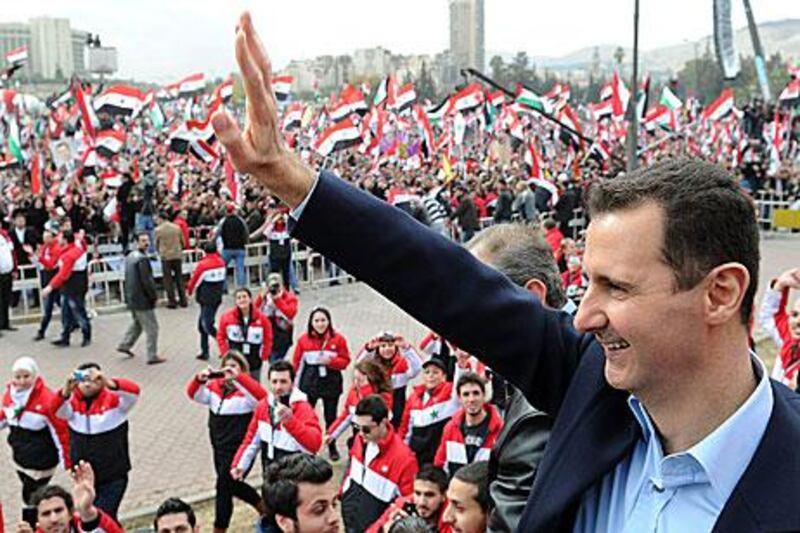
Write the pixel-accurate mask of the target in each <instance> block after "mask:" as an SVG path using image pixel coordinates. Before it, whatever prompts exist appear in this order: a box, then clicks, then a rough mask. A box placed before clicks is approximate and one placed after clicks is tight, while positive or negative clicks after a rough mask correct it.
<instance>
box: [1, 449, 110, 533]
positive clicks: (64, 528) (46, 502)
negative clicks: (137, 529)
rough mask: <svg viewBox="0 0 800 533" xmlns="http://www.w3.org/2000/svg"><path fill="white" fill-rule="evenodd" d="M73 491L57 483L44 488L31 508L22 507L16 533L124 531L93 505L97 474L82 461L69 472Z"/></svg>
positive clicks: (35, 497)
mask: <svg viewBox="0 0 800 533" xmlns="http://www.w3.org/2000/svg"><path fill="white" fill-rule="evenodd" d="M70 475H71V477H72V493H71V494H70V493H69V492H67V491H66V490H65V489H63V488H62V487H60V486H58V485H47V486H45V487H41V488H40V489H39V490H37V491H36V492H35V493H34V494H33V498H32V500H31V507H29V508H27V509H25V510H23V519H22V521H20V522H18V523H17V528H16V533H34V531H35V532H36V533H84V532H85V533H90V532H91V533H124V531H125V530H124V529H122V527H121V526H120V525H119V524H118V523H117V522H115V521H114V520H113V519H112V518H111V517H110V516H109V515H108V514H106V513H105V512H103V510H102V509H101V508H99V507H97V506H95V505H94V503H93V502H94V501H95V494H96V492H95V473H94V470H93V469H92V465H91V464H90V463H87V462H86V461H81V462H80V463H78V464H77V465H75V468H74V469H72V471H71V473H70Z"/></svg>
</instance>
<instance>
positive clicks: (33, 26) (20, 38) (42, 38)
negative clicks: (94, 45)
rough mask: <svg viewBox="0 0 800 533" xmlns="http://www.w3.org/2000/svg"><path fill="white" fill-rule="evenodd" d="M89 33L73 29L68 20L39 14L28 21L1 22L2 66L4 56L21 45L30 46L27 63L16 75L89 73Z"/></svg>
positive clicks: (35, 75) (2, 65) (39, 76)
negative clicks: (87, 64)
mask: <svg viewBox="0 0 800 533" xmlns="http://www.w3.org/2000/svg"><path fill="white" fill-rule="evenodd" d="M86 37H87V33H86V32H84V31H80V30H73V29H71V28H70V24H69V19H65V18H53V17H36V18H32V19H30V21H28V24H25V23H19V22H7V23H2V24H0V68H3V67H5V55H6V53H8V52H9V51H11V50H14V49H15V48H19V47H20V46H27V47H28V62H27V64H26V65H25V66H24V67H23V68H22V69H21V70H20V71H19V72H18V73H17V74H16V75H15V76H20V77H23V78H30V77H33V78H43V79H48V80H52V79H56V78H59V77H60V78H62V79H67V78H69V77H70V76H72V75H73V74H78V75H84V74H85V73H86V60H85V49H86Z"/></svg>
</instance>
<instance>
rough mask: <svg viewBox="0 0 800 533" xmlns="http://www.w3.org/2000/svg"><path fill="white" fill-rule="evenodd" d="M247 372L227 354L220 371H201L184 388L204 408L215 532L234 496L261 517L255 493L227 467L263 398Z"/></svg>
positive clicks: (224, 525) (222, 526) (222, 527)
mask: <svg viewBox="0 0 800 533" xmlns="http://www.w3.org/2000/svg"><path fill="white" fill-rule="evenodd" d="M248 370H249V367H248V364H247V359H246V358H245V357H244V356H243V355H242V354H240V353H238V352H235V351H231V352H228V353H226V354H225V355H224V356H223V357H222V368H221V370H216V371H215V370H212V369H211V368H207V369H205V370H201V371H200V372H198V373H197V374H195V376H194V377H193V378H192V380H191V381H190V382H189V384H188V386H187V387H186V394H187V395H188V396H189V398H191V399H192V400H194V401H195V402H197V403H200V404H202V405H206V406H208V417H209V419H208V431H209V436H210V438H211V447H212V448H213V451H214V470H215V471H216V473H217V482H216V490H217V494H216V497H215V504H214V532H215V533H224V532H225V531H227V529H228V526H229V525H230V521H231V516H232V515H233V497H234V496H236V497H237V498H239V499H240V500H243V501H244V502H246V503H247V504H249V505H250V506H251V507H253V508H255V509H256V510H257V511H258V512H259V513H262V514H263V504H262V503H261V497H260V496H259V495H258V491H256V490H255V489H254V488H253V487H251V486H250V485H248V484H247V483H244V482H243V481H241V480H235V479H233V478H232V477H231V474H230V468H231V464H232V463H233V459H234V457H235V455H236V451H237V450H238V448H239V444H240V443H241V442H242V440H243V439H244V436H245V434H246V433H247V427H248V424H249V423H250V418H251V416H252V414H253V411H254V410H255V408H256V406H257V405H258V402H259V401H261V400H262V399H263V398H265V397H266V396H267V392H266V391H265V390H264V389H263V388H262V387H261V385H260V384H259V383H258V382H257V381H256V380H254V379H253V378H251V377H250V375H249V373H248Z"/></svg>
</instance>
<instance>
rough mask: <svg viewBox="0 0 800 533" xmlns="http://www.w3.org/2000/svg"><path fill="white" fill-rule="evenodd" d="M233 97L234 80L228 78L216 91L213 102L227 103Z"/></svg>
mask: <svg viewBox="0 0 800 533" xmlns="http://www.w3.org/2000/svg"><path fill="white" fill-rule="evenodd" d="M232 96H233V78H232V77H231V78H228V79H227V80H225V81H223V82H222V83H221V84H219V85H217V87H216V88H215V89H214V96H213V99H212V101H220V102H227V101H228V100H230V99H231V97H232Z"/></svg>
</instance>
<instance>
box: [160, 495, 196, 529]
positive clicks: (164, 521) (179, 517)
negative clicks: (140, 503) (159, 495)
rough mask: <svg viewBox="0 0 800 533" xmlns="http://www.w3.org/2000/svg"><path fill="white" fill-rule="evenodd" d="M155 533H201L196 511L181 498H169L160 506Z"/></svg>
mask: <svg viewBox="0 0 800 533" xmlns="http://www.w3.org/2000/svg"><path fill="white" fill-rule="evenodd" d="M153 530H154V531H155V533H200V526H199V525H198V524H197V517H195V514H194V509H192V506H191V505H189V504H188V503H186V502H184V501H183V500H181V499H179V498H169V499H167V500H164V502H163V503H162V504H161V505H159V506H158V510H157V511H156V518H155V520H153Z"/></svg>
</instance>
